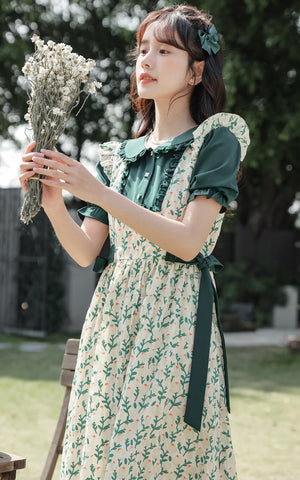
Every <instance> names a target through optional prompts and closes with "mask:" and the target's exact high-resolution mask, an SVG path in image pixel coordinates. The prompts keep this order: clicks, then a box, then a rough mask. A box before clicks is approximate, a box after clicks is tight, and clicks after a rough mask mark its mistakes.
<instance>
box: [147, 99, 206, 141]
mask: <svg viewBox="0 0 300 480" xmlns="http://www.w3.org/2000/svg"><path fill="white" fill-rule="evenodd" d="M176 103H177V102H176V101H175V102H174V103H173V104H172V105H171V106H170V105H169V104H168V105H167V107H165V108H164V107H163V106H162V105H159V104H158V103H157V102H155V126H154V129H153V133H152V139H153V140H154V141H155V142H156V143H164V142H166V141H167V140H170V139H171V138H174V137H177V135H180V134H181V133H184V132H186V131H187V130H190V129H191V128H193V127H195V126H196V125H197V124H196V123H195V121H194V120H193V118H192V116H191V114H190V111H189V107H188V106H186V107H185V108H182V105H181V106H179V105H177V106H176ZM178 103H180V102H178Z"/></svg>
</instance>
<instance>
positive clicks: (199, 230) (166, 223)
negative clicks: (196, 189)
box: [33, 150, 220, 261]
mask: <svg viewBox="0 0 300 480" xmlns="http://www.w3.org/2000/svg"><path fill="white" fill-rule="evenodd" d="M42 152H43V153H44V154H45V155H47V157H48V158H43V157H40V156H39V157H33V160H34V161H35V162H36V163H38V164H39V165H41V166H43V165H45V166H48V167H50V168H49V169H46V170H44V169H42V168H38V167H35V168H34V171H35V172H37V173H40V174H43V175H46V176H47V178H46V179H42V180H41V181H42V182H43V183H44V185H46V186H51V187H55V188H57V189H61V190H62V189H65V190H67V191H68V192H70V193H72V194H73V195H75V196H77V197H79V198H81V199H82V200H85V201H87V202H90V203H93V204H95V205H99V206H100V207H102V208H103V209H104V210H106V211H107V212H108V213H110V214H111V215H112V216H114V217H116V218H117V219H118V220H120V221H121V222H123V223H125V224H126V225H127V226H128V227H130V228H132V229H133V230H134V231H136V232H137V233H139V234H140V235H142V236H143V237H145V238H147V239H148V240H149V241H151V242H153V243H154V244H155V245H158V246H159V247H160V248H162V249H163V250H166V251H168V252H170V253H172V254H173V255H176V256H177V257H179V258H182V259H183V260H185V261H189V260H191V259H193V258H194V257H195V256H196V255H197V253H198V252H199V251H200V250H201V248H202V247H203V245H204V242H205V240H206V238H207V236H208V234H209V232H210V230H211V228H212V226H213V223H214V221H215V219H216V217H217V215H218V213H219V211H220V205H219V204H218V203H217V202H216V201H215V200H214V199H213V198H211V199H207V198H206V197H204V196H198V197H196V198H195V199H194V200H193V201H192V202H190V203H189V205H188V206H187V209H186V212H185V215H184V218H183V219H182V221H181V222H178V221H176V220H173V219H169V218H166V217H164V216H162V215H159V214H157V213H155V212H152V211H150V210H147V209H145V208H143V207H141V206H139V205H137V204H135V203H134V202H132V201H131V200H129V199H128V198H126V197H124V196H123V195H121V194H119V193H118V192H115V191H114V190H112V189H110V188H109V187H106V186H105V185H103V184H102V183H101V182H99V181H98V180H97V179H96V178H94V177H93V175H91V174H90V173H89V172H88V170H87V169H86V168H85V167H83V166H82V165H81V164H80V163H78V162H77V161H76V160H73V159H71V158H69V157H67V156H66V155H64V154H62V153H58V152H51V151H49V150H42Z"/></svg>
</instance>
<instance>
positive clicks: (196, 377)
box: [94, 245, 230, 431]
mask: <svg viewBox="0 0 300 480" xmlns="http://www.w3.org/2000/svg"><path fill="white" fill-rule="evenodd" d="M113 260H114V246H113V245H112V246H111V249H110V252H109V256H108V258H107V259H105V258H102V257H100V256H99V257H97V259H96V262H95V265H94V271H95V272H98V273H102V272H103V270H104V268H105V267H106V266H107V265H108V264H109V263H111V262H113ZM165 260H166V261H168V262H176V263H177V262H178V263H185V264H189V265H197V267H198V268H199V270H201V272H202V274H201V280H200V287H199V297H198V307H197V318H196V326H195V336H194V345H193V352H192V366H191V374H190V381H189V390H188V396H187V403H186V410H185V415H184V421H185V422H186V423H187V424H188V425H190V426H191V427H193V428H195V429H196V430H199V431H200V430H201V421H202V415H203V408H204V396H205V390H206V381H207V372H208V359H209V348H210V336H211V325H212V312H213V304H214V303H215V306H216V314H217V324H218V328H219V331H220V335H221V342H222V348H223V359H224V376H225V388H226V406H227V410H228V412H230V404H229V385H228V370H227V357H226V349H225V340H224V334H223V330H222V326H221V322H220V316H219V307H218V297H217V292H216V289H215V286H214V284H213V281H212V278H211V276H210V271H212V272H214V273H217V272H219V271H220V270H222V268H223V266H222V264H221V263H220V262H219V261H218V260H217V259H216V257H214V256H213V255H209V256H208V257H203V255H202V254H201V253H199V254H198V255H197V256H196V257H195V258H194V259H193V260H191V261H190V262H185V261H184V260H182V259H181V258H179V257H176V256H175V255H172V254H171V253H167V254H166V256H165Z"/></svg>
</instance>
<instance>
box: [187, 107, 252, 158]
mask: <svg viewBox="0 0 300 480" xmlns="http://www.w3.org/2000/svg"><path fill="white" fill-rule="evenodd" d="M233 138H235V139H236V140H237V141H238V142H239V145H240V148H241V160H243V159H244V157H245V155H246V151H247V148H248V146H249V144H250V137H249V128H248V126H247V124H246V122H245V120H244V119H243V118H242V117H240V116H239V115H237V114H234V113H226V112H221V113H216V114H215V115H212V116H211V117H209V118H207V119H206V120H205V121H204V122H202V123H201V124H200V125H199V126H198V127H197V128H196V130H195V131H194V144H196V145H198V146H202V145H203V142H204V141H205V139H206V140H207V139H210V140H211V141H218V140H222V141H223V142H224V141H228V142H232V140H233Z"/></svg>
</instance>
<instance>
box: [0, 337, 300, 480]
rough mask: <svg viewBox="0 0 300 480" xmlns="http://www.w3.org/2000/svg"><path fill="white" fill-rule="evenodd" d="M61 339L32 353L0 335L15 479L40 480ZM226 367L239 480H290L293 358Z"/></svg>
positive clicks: (296, 464)
mask: <svg viewBox="0 0 300 480" xmlns="http://www.w3.org/2000/svg"><path fill="white" fill-rule="evenodd" d="M65 339H66V337H60V336H55V337H51V338H50V340H49V339H47V347H46V348H45V349H44V350H43V351H41V352H36V353H33V352H23V351H21V350H20V345H21V344H23V343H24V342H28V341H29V340H28V339H24V338H19V337H11V336H7V335H0V343H1V342H2V343H9V344H10V347H9V348H6V349H0V392H1V394H0V425H1V438H2V440H1V445H0V450H3V451H7V452H10V453H14V454H16V455H22V456H25V457H26V459H27V467H26V469H24V470H20V471H19V472H18V474H17V479H18V480H39V478H40V475H41V472H42V469H43V465H44V462H45V459H46V456H47V453H48V449H49V446H50V442H51V439H52V435H53V433H54V429H55V426H56V421H57V418H58V413H59V409H60V406H61V402H62V399H63V396H64V388H63V387H61V386H60V385H59V374H60V368H61V362H62V356H63V347H62V344H63V343H64V341H65ZM228 360H229V375H230V377H229V378H230V387H231V411H232V413H231V416H230V417H231V428H232V437H233V442H234V446H235V453H236V459H237V466H238V473H239V480H283V479H284V480H296V479H297V478H299V470H300V420H299V414H298V409H299V407H300V355H292V354H290V353H289V352H288V350H286V349H285V348H262V347H257V348H230V349H228ZM58 478H59V472H58V469H57V471H56V472H55V475H54V477H53V479H54V480H57V479H58ZM164 480H172V479H164Z"/></svg>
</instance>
